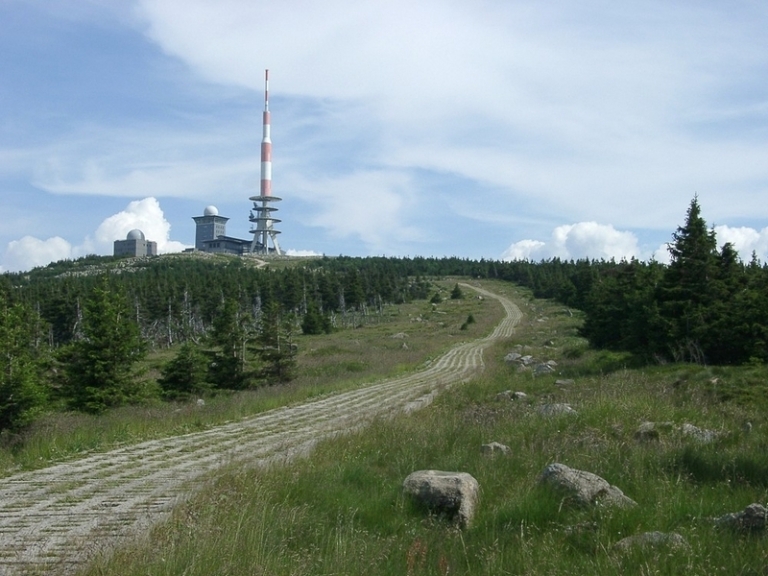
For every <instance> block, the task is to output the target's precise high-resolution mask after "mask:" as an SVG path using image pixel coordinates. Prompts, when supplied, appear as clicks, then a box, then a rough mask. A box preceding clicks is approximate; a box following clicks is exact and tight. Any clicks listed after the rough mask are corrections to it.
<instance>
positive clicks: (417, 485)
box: [403, 470, 480, 528]
mask: <svg viewBox="0 0 768 576" xmlns="http://www.w3.org/2000/svg"><path fill="white" fill-rule="evenodd" d="M403 489H404V490H405V493H406V494H408V495H409V496H410V497H411V498H413V499H414V500H415V501H416V502H418V503H420V504H422V505H423V506H426V507H427V508H428V509H429V510H431V511H433V512H435V513H437V514H440V515H445V516H447V517H449V518H450V519H451V520H452V521H454V522H455V523H456V524H457V525H458V526H459V527H460V528H465V527H467V526H469V524H470V523H471V522H472V518H473V517H474V515H475V507H476V506H477V500H478V496H479V492H480V486H479V484H478V483H477V480H475V478H474V477H473V476H472V475H471V474H467V473H466V472H443V471H440V470H419V471H417V472H413V473H412V474H409V475H408V477H407V478H406V479H405V480H404V481H403Z"/></svg>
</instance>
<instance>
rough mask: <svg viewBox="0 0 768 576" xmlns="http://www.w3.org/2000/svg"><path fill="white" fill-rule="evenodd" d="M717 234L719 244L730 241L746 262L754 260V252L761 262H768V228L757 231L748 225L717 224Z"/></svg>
mask: <svg viewBox="0 0 768 576" xmlns="http://www.w3.org/2000/svg"><path fill="white" fill-rule="evenodd" d="M715 234H716V235H717V245H718V246H720V247H722V246H723V244H725V243H726V242H730V243H731V244H733V247H734V248H735V249H736V251H737V252H738V253H739V257H740V258H741V259H742V260H743V261H744V262H749V261H750V260H752V253H753V252H755V253H756V254H757V257H758V258H759V259H760V261H761V262H768V228H763V229H762V230H760V231H757V230H755V229H754V228H747V227H740V228H731V227H730V226H715Z"/></svg>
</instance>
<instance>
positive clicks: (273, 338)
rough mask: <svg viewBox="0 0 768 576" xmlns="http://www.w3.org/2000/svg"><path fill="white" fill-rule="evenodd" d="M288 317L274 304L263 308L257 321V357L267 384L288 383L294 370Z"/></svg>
mask: <svg viewBox="0 0 768 576" xmlns="http://www.w3.org/2000/svg"><path fill="white" fill-rule="evenodd" d="M292 336H293V328H292V318H291V316H290V315H285V316H283V315H282V314H281V313H280V309H279V308H278V306H277V304H276V303H272V304H270V305H268V306H265V307H264V309H263V310H262V313H261V318H260V319H259V335H258V344H259V352H258V353H259V357H260V358H261V360H262V362H263V365H262V369H261V376H262V378H264V379H265V380H266V382H267V383H268V384H277V383H281V382H288V381H290V380H292V379H293V377H294V372H295V370H296V353H295V349H294V345H293V341H292Z"/></svg>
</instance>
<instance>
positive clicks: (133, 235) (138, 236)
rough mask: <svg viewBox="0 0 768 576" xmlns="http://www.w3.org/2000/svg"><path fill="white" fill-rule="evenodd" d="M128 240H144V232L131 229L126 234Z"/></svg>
mask: <svg viewBox="0 0 768 576" xmlns="http://www.w3.org/2000/svg"><path fill="white" fill-rule="evenodd" d="M126 239H127V240H144V232H142V231H141V230H137V229H136V230H131V231H130V232H128V236H126Z"/></svg>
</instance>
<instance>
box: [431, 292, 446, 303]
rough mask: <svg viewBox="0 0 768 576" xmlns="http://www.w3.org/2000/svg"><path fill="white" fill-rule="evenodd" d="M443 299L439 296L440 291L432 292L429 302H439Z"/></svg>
mask: <svg viewBox="0 0 768 576" xmlns="http://www.w3.org/2000/svg"><path fill="white" fill-rule="evenodd" d="M442 301H443V297H442V296H440V292H435V293H434V294H432V298H430V299H429V302H430V303H431V304H440V303H441V302H442Z"/></svg>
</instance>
